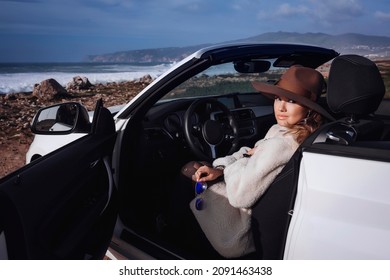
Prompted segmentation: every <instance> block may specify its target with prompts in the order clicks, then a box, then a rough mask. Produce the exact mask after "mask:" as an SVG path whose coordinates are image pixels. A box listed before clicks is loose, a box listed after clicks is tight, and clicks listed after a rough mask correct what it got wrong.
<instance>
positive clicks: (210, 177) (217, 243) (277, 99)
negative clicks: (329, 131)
mask: <svg viewBox="0 0 390 280" xmlns="http://www.w3.org/2000/svg"><path fill="white" fill-rule="evenodd" d="M252 84H253V86H254V88H255V89H256V90H258V91H259V92H261V93H262V94H264V95H266V96H267V97H270V98H273V99H274V114H275V118H276V121H277V124H275V125H273V126H272V127H271V128H270V129H269V131H268V132H267V134H266V135H265V137H264V139H261V140H259V141H258V142H257V143H256V144H255V146H254V147H253V148H249V147H242V148H241V149H240V150H239V151H237V152H235V153H233V154H232V155H229V156H226V157H222V158H217V159H216V160H214V162H213V164H212V166H211V165H209V164H204V163H198V162H191V163H189V164H187V165H186V166H185V167H184V168H183V169H182V171H183V174H185V175H187V176H188V177H190V178H192V180H193V181H195V182H197V184H196V197H195V198H193V199H192V201H191V202H190V208H191V210H192V213H193V214H194V215H195V217H196V220H197V222H198V223H199V225H200V227H201V228H202V230H203V232H204V234H205V235H206V237H207V239H208V240H209V242H210V243H211V244H212V246H213V247H214V249H215V250H216V251H217V252H218V253H219V254H221V255H222V256H224V257H226V258H236V257H241V256H244V255H247V254H249V253H251V252H254V251H255V247H254V244H253V238H252V234H251V223H250V222H251V207H252V206H253V205H254V204H255V203H256V201H257V200H258V199H259V198H260V197H261V196H262V195H263V194H264V192H265V191H266V190H267V188H268V187H269V185H270V184H271V183H272V182H273V180H274V179H275V177H276V176H277V175H278V174H279V173H280V171H281V170H282V168H283V167H284V166H285V164H286V163H287V162H288V160H289V159H290V158H291V156H292V155H293V153H294V152H295V151H296V149H297V148H298V146H299V145H300V144H301V143H302V142H303V141H304V140H305V139H306V137H307V136H308V135H310V134H311V133H312V132H313V131H315V130H316V129H317V128H318V127H319V126H320V125H321V123H322V121H323V116H326V117H328V118H329V117H330V116H329V114H328V113H327V112H326V111H325V110H324V109H323V108H322V107H321V106H319V105H318V104H317V103H316V102H317V101H318V99H319V97H320V95H321V93H322V90H323V88H324V85H325V83H324V79H323V76H322V75H321V74H320V73H319V72H318V71H316V70H314V69H312V68H306V67H303V66H292V67H290V68H289V69H288V70H287V71H286V72H285V73H284V74H283V75H282V76H281V79H280V80H279V81H278V82H277V84H275V85H270V84H265V83H260V82H253V83H252ZM330 118H331V117H330ZM191 169H192V170H193V171H192V172H194V171H195V170H196V172H195V173H193V174H189V173H188V171H189V170H191Z"/></svg>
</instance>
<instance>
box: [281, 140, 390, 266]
mask: <svg viewBox="0 0 390 280" xmlns="http://www.w3.org/2000/svg"><path fill="white" fill-rule="evenodd" d="M333 147H334V149H333V150H337V147H336V146H333ZM341 148H342V149H340V150H345V148H346V147H341ZM354 149H355V150H356V151H357V150H359V149H360V153H354V154H355V157H353V156H352V153H350V154H349V155H350V156H348V157H347V156H340V155H332V154H329V155H328V154H325V153H315V152H314V151H313V152H304V153H303V158H302V161H301V167H300V174H299V182H298V192H297V199H296V203H295V208H294V214H293V217H292V220H291V225H290V228H289V234H288V239H287V246H286V250H285V256H284V258H286V259H355V258H356V257H358V258H365V259H388V258H389V256H390V255H389V252H390V245H389V244H390V238H389V236H390V220H389V219H388V215H389V213H390V205H389V204H388V199H387V198H388V197H390V189H389V187H388V182H389V181H390V173H389V170H390V154H389V152H388V150H382V155H381V158H380V159H378V158H377V159H374V158H373V157H372V154H371V159H366V158H364V157H363V156H362V155H363V154H364V153H366V157H370V156H369V155H368V154H367V151H368V150H367V149H366V148H358V147H354ZM358 155H359V156H358ZM386 156H387V160H385V157H386ZM358 174H359V175H358Z"/></svg>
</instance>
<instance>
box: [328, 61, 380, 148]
mask: <svg viewBox="0 0 390 280" xmlns="http://www.w3.org/2000/svg"><path fill="white" fill-rule="evenodd" d="M384 94H385V85H384V82H383V79H382V77H381V74H380V72H379V69H378V67H377V66H376V64H375V63H374V62H373V61H371V60H370V59H368V58H366V57H363V56H360V55H355V54H347V55H340V56H338V57H336V58H335V59H334V60H333V62H332V64H331V67H330V70H329V79H328V91H327V103H328V106H329V109H330V110H331V111H332V112H333V113H335V114H343V115H344V117H342V118H340V119H339V120H338V121H337V122H335V123H333V124H332V125H330V126H329V127H328V130H327V131H326V142H328V143H334V144H342V145H351V144H353V143H354V142H356V141H372V140H380V138H381V135H382V133H383V129H384V123H383V121H382V120H380V119H379V118H376V117H375V115H374V112H375V111H376V110H377V109H378V107H379V105H380V103H381V101H382V99H383V96H384Z"/></svg>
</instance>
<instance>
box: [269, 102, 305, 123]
mask: <svg viewBox="0 0 390 280" xmlns="http://www.w3.org/2000/svg"><path fill="white" fill-rule="evenodd" d="M308 112H309V109H307V108H306V107H303V106H301V105H299V104H298V103H296V102H295V101H293V100H290V99H287V98H284V97H278V96H276V97H275V101H274V114H275V118H276V121H277V122H278V124H279V125H281V126H285V127H289V126H291V125H294V124H296V123H298V122H300V121H301V120H303V119H304V118H306V116H307V114H308Z"/></svg>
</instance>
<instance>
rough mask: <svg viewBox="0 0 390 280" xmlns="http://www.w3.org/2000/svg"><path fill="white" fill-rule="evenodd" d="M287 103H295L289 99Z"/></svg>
mask: <svg viewBox="0 0 390 280" xmlns="http://www.w3.org/2000/svg"><path fill="white" fill-rule="evenodd" d="M288 103H296V102H295V100H292V99H289V100H288Z"/></svg>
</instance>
